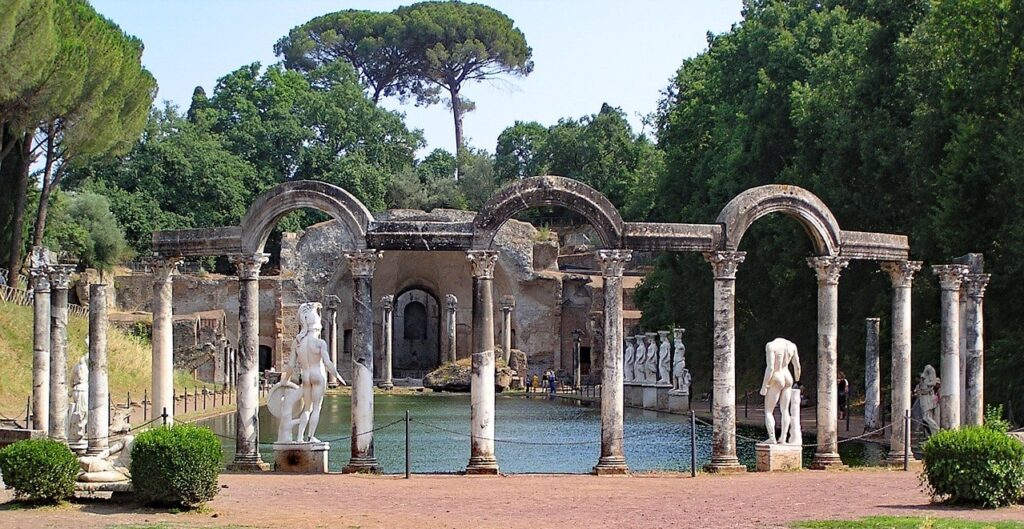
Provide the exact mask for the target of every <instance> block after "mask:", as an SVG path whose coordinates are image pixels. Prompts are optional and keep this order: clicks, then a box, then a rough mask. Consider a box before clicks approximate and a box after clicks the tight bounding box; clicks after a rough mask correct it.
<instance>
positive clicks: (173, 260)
mask: <svg viewBox="0 0 1024 529" xmlns="http://www.w3.org/2000/svg"><path fill="white" fill-rule="evenodd" d="M181 261H182V259H181V257H168V256H166V255H158V254H154V255H153V257H150V258H149V262H148V263H147V264H148V265H149V269H150V270H152V272H153V282H154V283H166V282H167V281H170V280H171V276H172V275H174V273H175V272H177V271H178V265H179V264H181Z"/></svg>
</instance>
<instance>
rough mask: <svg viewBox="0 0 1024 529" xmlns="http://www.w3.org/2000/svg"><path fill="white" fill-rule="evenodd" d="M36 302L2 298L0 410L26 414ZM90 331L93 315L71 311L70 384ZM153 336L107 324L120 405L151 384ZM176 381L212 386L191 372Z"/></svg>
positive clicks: (110, 362)
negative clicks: (19, 302) (29, 304)
mask: <svg viewBox="0 0 1024 529" xmlns="http://www.w3.org/2000/svg"><path fill="white" fill-rule="evenodd" d="M32 325H33V323H32V307H23V306H21V305H16V304H14V303H4V302H0V365H2V366H4V382H3V384H0V413H2V414H4V415H6V416H8V417H11V418H14V419H18V420H19V422H20V421H23V420H24V419H25V404H26V400H27V399H28V397H29V396H30V395H31V394H32ZM88 335H89V319H88V318H85V317H81V316H75V315H69V321H68V384H69V385H70V383H71V378H70V376H71V368H72V367H74V365H75V363H76V362H78V360H79V358H81V357H82V355H84V354H86V352H87V351H86V348H85V338H86V336H88ZM151 357H152V348H151V346H150V342H149V340H146V339H142V338H139V337H137V336H133V335H130V334H127V333H125V332H122V331H121V330H119V329H115V328H113V327H108V333H107V365H108V370H109V372H108V376H109V380H110V395H111V398H113V400H114V402H115V403H116V404H123V403H124V401H125V400H126V399H127V396H128V392H129V391H130V392H131V394H132V400H133V401H136V402H141V401H142V396H143V392H144V391H146V390H148V389H149V388H150V387H151V386H152V383H151V381H152V371H151V370H150V361H151ZM174 386H175V388H178V389H176V390H175V393H176V394H177V393H180V392H181V388H184V387H186V386H188V388H189V393H191V392H192V390H193V388H195V387H197V386H198V387H200V388H202V387H204V386H205V387H212V385H210V384H204V383H202V382H198V381H197V380H196V379H195V378H194V377H192V376H190V375H189V374H187V373H183V372H175V374H174Z"/></svg>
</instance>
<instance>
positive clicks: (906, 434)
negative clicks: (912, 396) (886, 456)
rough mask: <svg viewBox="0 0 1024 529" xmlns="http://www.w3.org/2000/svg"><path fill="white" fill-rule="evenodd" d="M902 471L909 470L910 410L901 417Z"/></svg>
mask: <svg viewBox="0 0 1024 529" xmlns="http://www.w3.org/2000/svg"><path fill="white" fill-rule="evenodd" d="M903 471H904V472H908V471H910V410H907V415H906V416H905V417H904V418H903Z"/></svg>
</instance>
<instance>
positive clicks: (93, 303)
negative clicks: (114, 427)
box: [85, 283, 110, 456]
mask: <svg viewBox="0 0 1024 529" xmlns="http://www.w3.org/2000/svg"><path fill="white" fill-rule="evenodd" d="M109 403H110V388H109V387H108V383H107V285H102V284H95V283H94V284H92V285H89V415H88V422H87V423H86V427H85V437H86V439H88V441H89V448H88V450H87V451H86V454H87V455H91V456H95V455H100V453H102V452H103V451H105V450H106V449H107V437H108V436H109V435H110V408H109Z"/></svg>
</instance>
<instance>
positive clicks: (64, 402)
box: [49, 265, 75, 442]
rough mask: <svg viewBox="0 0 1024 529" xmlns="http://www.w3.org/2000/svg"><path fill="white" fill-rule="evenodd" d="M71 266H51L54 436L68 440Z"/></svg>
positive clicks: (51, 381)
mask: <svg viewBox="0 0 1024 529" xmlns="http://www.w3.org/2000/svg"><path fill="white" fill-rule="evenodd" d="M74 269H75V267H74V266H71V265H54V266H52V267H50V270H49V274H50V289H51V290H50V417H49V430H50V437H52V438H53V439H56V440H58V441H62V442H66V441H67V440H68V432H67V424H66V421H67V415H68V287H69V286H70V282H71V272H73V271H74Z"/></svg>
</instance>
